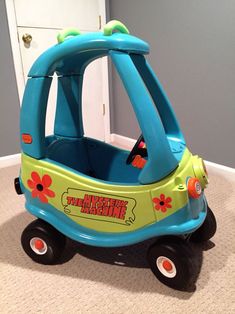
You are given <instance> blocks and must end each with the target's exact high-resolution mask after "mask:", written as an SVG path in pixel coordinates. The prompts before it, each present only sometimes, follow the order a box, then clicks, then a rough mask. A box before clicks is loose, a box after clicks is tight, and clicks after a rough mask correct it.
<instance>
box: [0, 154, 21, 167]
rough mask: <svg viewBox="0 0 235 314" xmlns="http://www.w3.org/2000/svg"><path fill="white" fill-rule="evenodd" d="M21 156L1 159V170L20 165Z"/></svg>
mask: <svg viewBox="0 0 235 314" xmlns="http://www.w3.org/2000/svg"><path fill="white" fill-rule="evenodd" d="M20 156H21V154H15V155H9V156H4V157H0V168H5V167H9V166H14V165H17V164H19V163H20Z"/></svg>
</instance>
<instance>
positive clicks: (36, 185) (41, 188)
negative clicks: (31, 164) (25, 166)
mask: <svg viewBox="0 0 235 314" xmlns="http://www.w3.org/2000/svg"><path fill="white" fill-rule="evenodd" d="M31 178H32V180H31V179H29V180H28V181H27V184H28V186H29V188H30V189H32V197H33V198H35V197H38V198H39V199H40V201H41V202H42V203H48V199H47V197H55V193H54V192H53V191H52V190H50V189H48V188H49V186H50V185H51V183H52V179H51V177H50V176H49V175H48V174H45V175H44V176H43V177H42V180H41V179H40V176H39V174H38V173H37V172H35V171H33V172H32V173H31Z"/></svg>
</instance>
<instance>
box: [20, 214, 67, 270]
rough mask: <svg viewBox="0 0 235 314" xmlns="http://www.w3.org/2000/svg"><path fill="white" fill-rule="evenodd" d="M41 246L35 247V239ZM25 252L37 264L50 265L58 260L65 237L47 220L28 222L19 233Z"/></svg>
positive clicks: (63, 246)
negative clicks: (20, 233) (39, 247)
mask: <svg viewBox="0 0 235 314" xmlns="http://www.w3.org/2000/svg"><path fill="white" fill-rule="evenodd" d="M38 240H39V241H41V243H42V244H43V248H41V249H40V250H39V249H37V248H36V245H35V241H38ZM21 244H22V247H23V249H24V251H25V253H26V254H27V255H28V256H29V257H31V258H32V260H34V261H35V262H37V263H39V264H45V265H51V264H55V263H57V262H58V260H59V258H60V256H61V254H62V253H63V250H64V248H65V244H66V237H65V236H64V235H63V234H61V233H60V232H59V231H58V230H56V229H55V228H54V227H52V226H51V225H50V224H48V223H47V222H45V221H43V220H41V219H37V220H35V221H33V222H32V223H30V224H29V225H28V226H27V227H26V228H25V229H24V231H23V233H22V235H21Z"/></svg>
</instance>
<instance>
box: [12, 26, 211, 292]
mask: <svg viewBox="0 0 235 314" xmlns="http://www.w3.org/2000/svg"><path fill="white" fill-rule="evenodd" d="M58 41H59V43H58V44H57V45H55V46H53V47H51V48H50V49H48V50H47V51H46V52H44V53H43V54H42V55H41V56H40V57H39V58H38V59H37V60H36V62H35V63H34V64H33V66H32V68H31V70H30V72H29V75H28V76H29V79H28V81H27V85H26V88H25V92H24V97H23V104H22V108H21V113H20V132H21V147H22V164H21V172H20V176H19V178H16V179H15V188H16V191H17V192H18V194H21V193H23V194H24V195H25V198H26V209H27V210H28V211H29V212H30V213H31V214H33V215H34V216H36V217H37V218H38V219H37V220H36V221H34V222H32V223H31V224H29V225H28V226H27V227H26V229H25V230H24V231H23V233H22V238H21V242H22V246H23V249H24V250H25V252H26V253H27V254H28V255H29V256H30V257H31V258H32V259H33V260H34V261H36V262H38V263H41V264H54V263H56V262H57V261H58V259H59V258H60V256H61V254H62V252H63V249H64V247H65V243H66V237H68V238H71V239H73V240H76V241H78V242H81V243H84V244H87V245H92V246H101V247H117V246H128V245H131V244H135V243H138V242H141V241H144V240H147V239H152V238H156V243H155V244H154V245H152V246H151V247H150V248H149V250H148V257H147V258H148V261H149V265H150V268H151V269H152V271H153V273H154V274H155V275H156V277H157V278H158V279H159V280H160V281H161V282H163V283H164V284H166V285H168V286H170V287H173V288H175V289H186V288H187V287H189V286H190V285H191V284H192V283H193V282H194V281H195V280H196V273H197V269H196V258H197V256H195V254H194V252H193V250H192V248H191V245H190V240H192V241H206V240H208V239H210V238H211V237H212V236H213V235H214V233H215V231H216V220H215V217H214V215H213V213H212V211H211V210H210V209H209V207H208V205H207V201H206V198H205V195H204V188H205V187H206V185H207V183H208V176H207V172H206V168H205V165H204V162H203V160H202V159H201V158H199V157H198V156H193V155H192V154H191V153H190V151H189V150H188V149H187V147H186V145H185V140H184V137H183V135H182V132H181V130H180V127H179V124H178V122H177V120H176V117H175V114H174V112H173V109H172V107H171V105H170V102H169V100H168V98H167V96H166V94H165V93H164V91H163V89H162V87H161V85H160V83H159V81H158V78H157V77H156V76H155V74H154V72H153V70H152V69H151V67H150V65H149V64H148V62H147V61H146V59H145V57H144V55H145V54H147V53H148V52H149V46H148V44H147V43H146V42H144V41H142V40H140V39H139V38H136V37H134V36H131V35H130V34H129V32H128V30H127V28H126V27H125V25H123V24H122V23H121V22H118V21H110V22H109V23H108V24H106V25H105V27H104V31H103V32H97V33H89V34H84V35H81V34H79V32H78V31H76V30H69V31H68V30H66V31H64V32H62V33H60V34H59V36H58ZM103 56H109V57H110V59H111V60H112V62H113V64H114V66H115V67H116V69H117V71H118V73H119V76H120V78H121V80H122V82H123V84H124V86H125V89H126V91H127V93H128V95H129V98H130V101H131V104H132V106H133V109H134V112H135V114H136V117H137V120H138V122H139V125H140V129H141V131H142V135H141V136H140V137H139V139H138V140H137V142H136V144H135V145H134V147H133V149H132V150H131V152H129V151H126V150H123V149H119V148H117V147H114V146H112V145H110V144H108V143H104V142H101V141H98V140H95V139H92V138H87V137H84V133H83V122H82V110H81V106H82V103H81V92H82V80H83V73H84V70H85V68H86V66H87V65H88V64H89V63H90V62H92V61H93V60H95V59H97V58H100V57H103ZM54 73H56V74H57V80H58V93H57V107H56V117H55V124H54V134H53V135H51V136H47V137H46V136H45V118H46V108H47V99H48V93H49V89H50V84H51V81H52V76H53V74H54Z"/></svg>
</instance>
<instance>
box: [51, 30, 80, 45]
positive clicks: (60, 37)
mask: <svg viewBox="0 0 235 314" xmlns="http://www.w3.org/2000/svg"><path fill="white" fill-rule="evenodd" d="M80 34H81V33H80V31H79V30H78V29H77V28H72V27H70V28H65V29H63V30H62V31H61V32H59V34H58V35H57V41H58V43H59V44H61V43H63V42H64V41H65V39H66V38H67V37H71V36H77V35H80Z"/></svg>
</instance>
